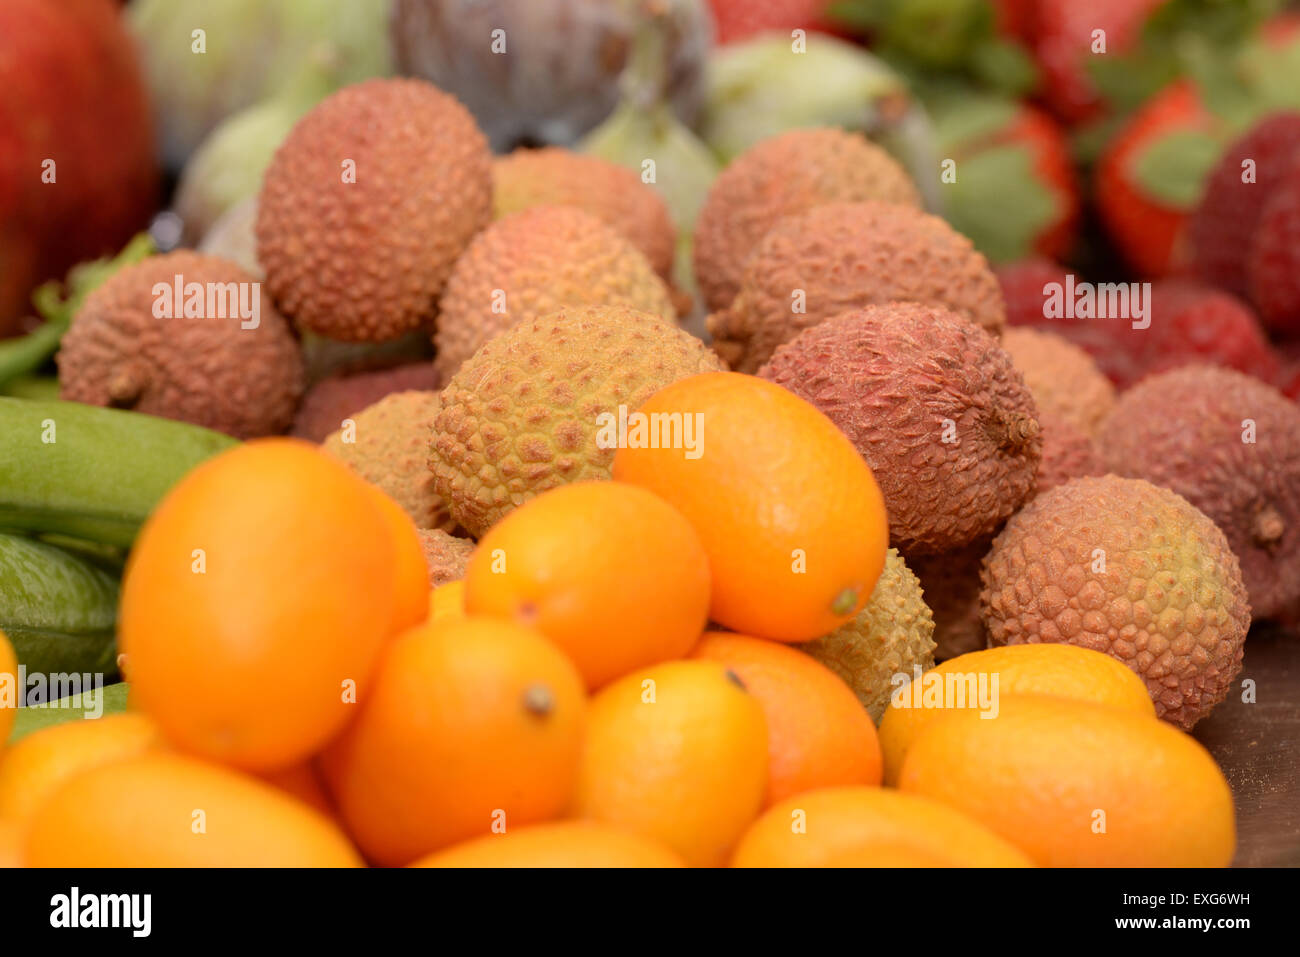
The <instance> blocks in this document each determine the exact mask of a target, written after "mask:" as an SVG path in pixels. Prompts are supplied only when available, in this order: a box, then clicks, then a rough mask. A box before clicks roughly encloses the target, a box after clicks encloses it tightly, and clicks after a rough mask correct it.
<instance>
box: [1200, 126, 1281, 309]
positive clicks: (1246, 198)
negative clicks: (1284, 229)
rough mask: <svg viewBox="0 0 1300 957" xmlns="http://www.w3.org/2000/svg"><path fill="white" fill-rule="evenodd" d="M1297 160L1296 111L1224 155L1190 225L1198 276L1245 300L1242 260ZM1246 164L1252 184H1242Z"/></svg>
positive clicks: (1257, 130)
mask: <svg viewBox="0 0 1300 957" xmlns="http://www.w3.org/2000/svg"><path fill="white" fill-rule="evenodd" d="M1297 155H1300V112H1290V113H1276V114H1273V115H1272V116H1270V117H1268V118H1267V119H1265V120H1264V121H1262V122H1261V123H1259V124H1257V125H1256V126H1255V127H1254V128H1253V129H1251V130H1250V132H1248V133H1247V134H1246V135H1245V136H1243V137H1241V138H1240V139H1238V140H1237V141H1236V142H1234V143H1233V144H1232V145H1231V146H1229V147H1228V148H1227V150H1225V151H1224V154H1223V156H1222V157H1221V158H1220V159H1219V162H1218V165H1216V166H1215V167H1214V171H1213V172H1212V173H1211V174H1210V177H1209V180H1208V181H1207V183H1206V187H1205V195H1204V197H1203V198H1202V199H1201V202H1200V205H1199V206H1197V208H1196V211H1195V213H1193V214H1192V218H1191V220H1190V222H1189V223H1188V230H1187V237H1188V240H1189V244H1190V251H1191V257H1192V269H1193V271H1194V272H1195V273H1196V275H1197V276H1198V277H1200V278H1201V279H1203V280H1205V281H1206V282H1208V283H1212V284H1213V285H1216V286H1221V287H1223V288H1224V289H1227V290H1228V291H1229V292H1232V293H1236V294H1237V295H1239V296H1244V295H1246V261H1247V258H1248V256H1249V255H1250V245H1251V238H1252V236H1254V234H1255V227H1256V225H1257V224H1258V223H1259V220H1260V217H1261V216H1262V215H1263V213H1264V206H1265V205H1266V203H1267V202H1268V201H1269V199H1270V198H1271V197H1272V196H1273V194H1274V193H1275V192H1276V190H1277V188H1278V187H1279V186H1280V185H1281V184H1282V183H1283V182H1285V179H1286V173H1287V172H1288V171H1289V170H1290V169H1291V166H1292V164H1293V163H1294V161H1295V160H1294V158H1295V157H1296V156H1297ZM1246 160H1251V161H1253V164H1254V165H1253V173H1254V175H1253V181H1251V182H1243V180H1242V177H1243V175H1244V172H1243V169H1242V164H1243V163H1244V162H1245V161H1246ZM1265 318H1267V316H1265Z"/></svg>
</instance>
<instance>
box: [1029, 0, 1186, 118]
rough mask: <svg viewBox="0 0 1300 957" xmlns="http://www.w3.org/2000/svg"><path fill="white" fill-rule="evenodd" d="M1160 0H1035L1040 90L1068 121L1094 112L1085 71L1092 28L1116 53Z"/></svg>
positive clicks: (1094, 94)
mask: <svg viewBox="0 0 1300 957" xmlns="http://www.w3.org/2000/svg"><path fill="white" fill-rule="evenodd" d="M1165 2H1166V0H1038V6H1037V10H1036V16H1035V32H1036V36H1037V42H1036V44H1035V55H1036V56H1037V58H1038V64H1039V67H1040V68H1041V70H1042V73H1043V96H1044V98H1045V99H1046V100H1047V102H1048V103H1049V104H1050V105H1051V107H1052V109H1053V110H1055V112H1056V114H1057V115H1058V116H1060V117H1061V118H1062V119H1064V120H1067V121H1068V122H1071V123H1077V122H1080V121H1082V120H1086V119H1090V118H1093V117H1095V116H1097V115H1098V114H1099V113H1100V112H1101V111H1102V109H1103V105H1104V104H1103V103H1102V100H1101V96H1100V94H1099V93H1098V91H1097V88H1096V86H1095V84H1094V83H1093V81H1092V78H1091V77H1090V76H1089V75H1088V63H1089V60H1090V58H1091V57H1094V56H1098V55H1100V54H1095V53H1093V52H1092V51H1093V42H1094V41H1093V31H1094V30H1104V31H1105V34H1106V53H1107V54H1115V53H1122V52H1125V51H1126V50H1128V49H1130V48H1131V47H1132V46H1133V45H1134V44H1135V43H1136V42H1137V41H1138V39H1139V38H1140V36H1141V33H1142V27H1143V25H1145V23H1146V22H1147V19H1148V18H1149V17H1150V15H1151V14H1152V13H1153V12H1154V11H1155V10H1156V9H1157V8H1159V7H1160V6H1161V5H1163V4H1164V3H1165Z"/></svg>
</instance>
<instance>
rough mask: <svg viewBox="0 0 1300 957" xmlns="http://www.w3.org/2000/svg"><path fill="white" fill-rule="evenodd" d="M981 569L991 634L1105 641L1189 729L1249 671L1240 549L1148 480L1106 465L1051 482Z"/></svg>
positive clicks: (1099, 645) (1101, 647) (1025, 639)
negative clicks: (1090, 474) (1101, 472)
mask: <svg viewBox="0 0 1300 957" xmlns="http://www.w3.org/2000/svg"><path fill="white" fill-rule="evenodd" d="M982 576H983V578H982V580H983V586H984V587H983V591H982V592H981V594H980V606H981V610H982V613H983V615H984V624H985V625H986V626H987V627H988V629H989V637H990V640H991V643H992V644H994V645H1015V644H1024V643H1033V642H1069V643H1070V644H1075V645H1079V646H1081V647H1084V648H1091V649H1093V650H1094V651H1102V652H1105V653H1106V654H1109V655H1111V656H1112V657H1114V658H1118V659H1119V660H1120V661H1122V662H1124V663H1125V664H1126V665H1128V666H1129V667H1130V668H1132V669H1133V671H1134V672H1136V673H1137V675H1138V676H1139V677H1140V678H1142V679H1143V680H1144V681H1145V682H1146V685H1147V690H1148V691H1149V692H1150V693H1151V698H1152V700H1153V701H1154V702H1155V706H1156V713H1157V715H1158V716H1160V717H1161V718H1164V719H1165V720H1166V721H1168V722H1170V723H1171V724H1175V725H1178V726H1179V727H1181V728H1184V729H1186V728H1191V727H1192V725H1194V724H1196V722H1197V721H1199V720H1200V719H1201V718H1203V717H1204V716H1205V715H1207V714H1208V713H1209V712H1210V710H1211V709H1212V708H1213V707H1214V706H1215V705H1216V704H1218V702H1220V701H1222V700H1223V698H1224V696H1225V695H1227V693H1228V688H1229V686H1230V685H1231V683H1232V679H1233V678H1234V677H1235V676H1236V674H1237V672H1238V671H1240V670H1241V655H1242V643H1243V642H1244V641H1245V640H1246V630H1247V629H1248V628H1249V627H1250V605H1249V603H1248V601H1247V599H1246V587H1245V584H1244V583H1243V582H1242V579H1241V569H1240V567H1239V566H1238V564H1237V557H1236V556H1235V555H1234V554H1233V553H1232V549H1231V548H1229V547H1228V541H1227V539H1226V538H1224V536H1223V532H1221V531H1219V529H1218V527H1217V526H1216V525H1215V524H1214V523H1213V522H1212V521H1210V520H1209V519H1208V518H1207V517H1206V516H1205V515H1204V514H1202V513H1201V512H1200V511H1198V510H1197V509H1196V508H1194V507H1193V506H1192V505H1191V504H1190V503H1189V502H1188V501H1187V500H1186V499H1184V498H1181V497H1180V496H1178V495H1175V494H1174V493H1173V492H1171V491H1169V490H1168V489H1165V488H1159V487H1158V486H1155V485H1152V484H1151V483H1150V482H1144V481H1142V480H1140V479H1127V478H1120V477H1118V476H1115V475H1107V476H1104V477H1102V478H1081V479H1075V480H1074V481H1072V482H1068V483H1067V484H1065V485H1062V486H1060V487H1058V488H1054V489H1052V490H1051V491H1049V492H1045V493H1044V494H1042V495H1040V496H1038V497H1037V498H1036V499H1034V500H1033V501H1032V502H1030V503H1029V504H1028V505H1026V506H1025V507H1024V508H1023V509H1022V510H1021V511H1020V512H1018V513H1017V514H1016V515H1014V516H1013V517H1012V519H1011V520H1010V521H1009V522H1007V526H1006V528H1004V529H1003V530H1002V532H1001V533H1000V534H999V535H998V537H997V538H996V539H994V541H993V548H992V549H991V550H990V552H989V554H988V556H987V557H986V558H985V559H984V567H983V571H982Z"/></svg>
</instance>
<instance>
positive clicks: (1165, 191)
mask: <svg viewBox="0 0 1300 957" xmlns="http://www.w3.org/2000/svg"><path fill="white" fill-rule="evenodd" d="M1216 126H1217V120H1216V119H1215V118H1214V117H1213V116H1212V115H1211V114H1210V113H1209V111H1207V110H1206V108H1205V107H1204V105H1203V104H1202V102H1201V97H1200V94H1199V93H1198V92H1197V91H1196V88H1195V87H1194V86H1193V85H1192V84H1191V83H1190V82H1187V81H1178V82H1176V83H1173V84H1170V85H1169V86H1167V87H1165V89H1163V90H1162V91H1161V92H1159V93H1157V94H1156V95H1155V96H1154V97H1152V98H1151V99H1150V100H1148V101H1147V103H1146V104H1144V105H1143V106H1142V108H1141V109H1139V110H1138V111H1137V112H1136V113H1135V114H1134V115H1133V116H1132V117H1131V118H1130V119H1129V120H1128V121H1127V122H1126V123H1125V124H1124V126H1123V127H1122V128H1121V129H1120V131H1119V134H1118V135H1117V136H1116V137H1115V138H1114V139H1113V140H1112V141H1111V142H1110V144H1109V145H1108V146H1107V147H1106V150H1105V151H1104V152H1103V154H1102V156H1101V158H1100V160H1099V161H1098V163H1097V170H1096V181H1095V184H1094V185H1095V193H1096V201H1097V210H1098V212H1099V214H1100V216H1101V220H1102V222H1103V224H1104V225H1105V227H1106V230H1107V232H1108V233H1109V234H1110V238H1111V240H1112V241H1113V242H1114V243H1115V245H1116V246H1117V247H1118V249H1119V251H1120V253H1121V255H1122V256H1123V257H1124V259H1125V260H1126V261H1127V262H1128V264H1129V265H1130V266H1132V267H1133V269H1134V270H1136V271H1137V272H1138V273H1140V274H1141V275H1142V276H1144V277H1147V278H1155V277H1159V276H1163V275H1166V274H1168V273H1169V272H1170V271H1171V270H1172V268H1173V267H1174V265H1175V263H1176V260H1177V257H1178V255H1179V251H1178V247H1179V243H1180V241H1181V239H1182V233H1183V228H1184V225H1185V223H1186V221H1187V216H1188V214H1189V213H1190V212H1191V210H1192V208H1193V207H1194V206H1195V204H1196V202H1197V200H1198V199H1199V198H1200V195H1201V191H1202V187H1203V185H1204V182H1205V177H1206V176H1207V175H1208V174H1209V171H1210V168H1211V167H1212V166H1213V164H1214V162H1215V160H1216V159H1217V158H1218V156H1219V152H1220V150H1221V147H1220V146H1219V144H1218V142H1217V141H1216V139H1215V136H1214V133H1215V132H1216Z"/></svg>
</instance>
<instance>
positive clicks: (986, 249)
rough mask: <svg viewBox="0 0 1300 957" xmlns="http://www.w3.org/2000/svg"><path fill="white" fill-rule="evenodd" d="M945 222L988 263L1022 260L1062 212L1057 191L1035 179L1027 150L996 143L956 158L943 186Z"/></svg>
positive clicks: (1036, 176)
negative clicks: (950, 177)
mask: <svg viewBox="0 0 1300 957" xmlns="http://www.w3.org/2000/svg"><path fill="white" fill-rule="evenodd" d="M944 190H945V192H944V197H945V200H946V209H947V215H948V221H949V222H950V223H952V226H953V228H954V229H956V230H957V231H958V232H960V233H963V234H965V235H966V236H968V237H970V240H971V241H972V242H973V243H974V244H975V246H976V248H978V249H979V251H980V252H982V253H983V254H984V255H985V256H987V257H988V258H989V259H990V260H991V261H992V262H995V263H998V262H1010V261H1013V260H1016V259H1023V258H1024V257H1026V256H1028V255H1029V254H1031V253H1032V252H1033V248H1034V243H1035V241H1036V240H1037V239H1038V237H1039V236H1040V235H1041V234H1042V233H1043V232H1045V231H1046V230H1047V229H1048V227H1050V226H1051V225H1052V224H1053V223H1054V222H1055V221H1056V219H1057V218H1058V217H1059V216H1060V214H1061V201H1060V198H1059V197H1058V196H1057V194H1056V193H1055V192H1054V191H1053V190H1052V189H1050V188H1049V187H1048V186H1047V185H1046V184H1045V183H1043V182H1042V181H1041V180H1040V179H1039V178H1038V174H1037V173H1036V172H1035V170H1034V165H1033V157H1032V155H1031V154H1030V151H1029V150H1028V149H1027V148H1026V147H1024V146H1021V145H1006V146H995V147H992V148H989V149H986V150H983V151H982V152H980V153H977V154H975V155H973V156H970V157H967V158H966V159H963V160H959V161H958V163H957V181H956V182H955V183H950V184H948V185H946V186H945V187H944Z"/></svg>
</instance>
